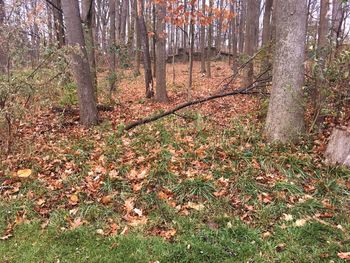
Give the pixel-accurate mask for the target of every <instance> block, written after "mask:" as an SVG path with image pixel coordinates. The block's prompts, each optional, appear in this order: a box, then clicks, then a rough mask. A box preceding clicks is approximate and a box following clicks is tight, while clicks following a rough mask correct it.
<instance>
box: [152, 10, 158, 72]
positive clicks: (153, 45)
mask: <svg viewBox="0 0 350 263" xmlns="http://www.w3.org/2000/svg"><path fill="white" fill-rule="evenodd" d="M156 23H157V21H156V5H155V3H153V4H152V25H153V33H154V34H153V36H152V54H153V77H155V76H156V74H157V73H156V72H157V66H156V65H157V53H156V42H157V39H156V34H155V32H156Z"/></svg>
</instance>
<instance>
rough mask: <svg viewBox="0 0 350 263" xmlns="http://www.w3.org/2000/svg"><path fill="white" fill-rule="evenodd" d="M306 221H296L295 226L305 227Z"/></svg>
mask: <svg viewBox="0 0 350 263" xmlns="http://www.w3.org/2000/svg"><path fill="white" fill-rule="evenodd" d="M306 222H307V221H306V219H298V220H297V221H295V226H297V227H300V226H304V225H305V224H306Z"/></svg>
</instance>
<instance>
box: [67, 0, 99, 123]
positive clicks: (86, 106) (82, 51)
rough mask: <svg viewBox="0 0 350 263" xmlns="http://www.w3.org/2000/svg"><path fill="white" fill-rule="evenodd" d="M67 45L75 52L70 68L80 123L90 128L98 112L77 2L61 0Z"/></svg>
mask: <svg viewBox="0 0 350 263" xmlns="http://www.w3.org/2000/svg"><path fill="white" fill-rule="evenodd" d="M62 9H63V13H64V16H65V22H66V28H67V37H68V41H69V45H70V46H71V47H72V48H74V49H75V50H74V51H72V53H71V59H72V68H73V73H74V77H75V80H76V82H77V86H78V101H79V112H80V122H81V123H82V124H83V125H85V126H91V125H94V124H97V122H98V112H97V108H96V101H95V95H94V88H93V84H92V78H91V74H90V67H89V62H88V56H87V52H86V47H85V39H84V33H83V27H82V24H81V18H80V11H79V2H78V1H71V0H62Z"/></svg>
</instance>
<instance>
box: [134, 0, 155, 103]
mask: <svg viewBox="0 0 350 263" xmlns="http://www.w3.org/2000/svg"><path fill="white" fill-rule="evenodd" d="M143 9H144V3H143V0H137V21H138V23H139V29H140V37H141V45H142V51H143V67H144V70H145V84H146V98H152V97H153V96H154V91H153V77H152V64H151V56H150V54H149V43H148V32H147V28H146V23H145V18H144V16H143Z"/></svg>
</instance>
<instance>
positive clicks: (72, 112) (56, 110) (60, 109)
mask: <svg viewBox="0 0 350 263" xmlns="http://www.w3.org/2000/svg"><path fill="white" fill-rule="evenodd" d="M97 110H98V111H113V110H114V107H112V106H108V105H102V104H98V105H97ZM51 111H52V112H54V113H62V114H64V115H77V114H79V110H78V109H74V108H71V107H66V108H65V107H59V106H53V107H52V109H51Z"/></svg>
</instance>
